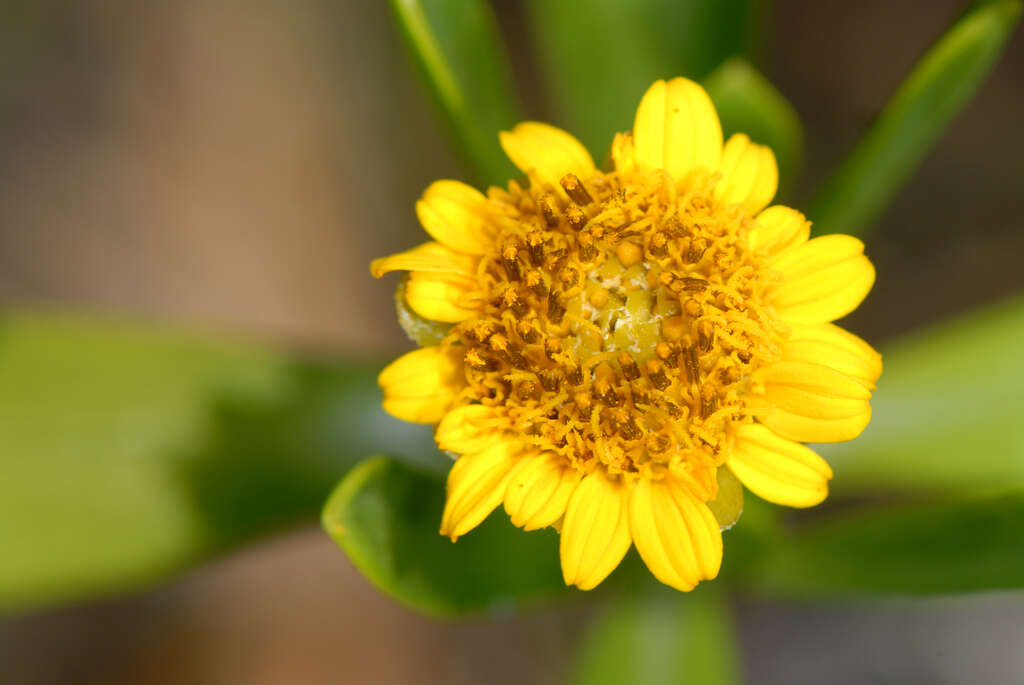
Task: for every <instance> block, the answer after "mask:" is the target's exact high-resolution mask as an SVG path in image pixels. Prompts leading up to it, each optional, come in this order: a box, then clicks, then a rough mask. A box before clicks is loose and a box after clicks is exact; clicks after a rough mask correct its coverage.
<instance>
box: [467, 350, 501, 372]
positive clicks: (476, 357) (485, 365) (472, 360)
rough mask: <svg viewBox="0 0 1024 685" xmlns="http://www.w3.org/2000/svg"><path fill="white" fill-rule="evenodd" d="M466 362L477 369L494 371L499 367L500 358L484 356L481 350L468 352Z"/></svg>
mask: <svg viewBox="0 0 1024 685" xmlns="http://www.w3.org/2000/svg"><path fill="white" fill-rule="evenodd" d="M466 364H467V365H468V366H469V367H471V368H473V369H476V370H477V371H494V370H495V369H496V368H498V360H496V359H490V358H488V357H485V356H483V355H482V354H480V351H479V350H470V351H469V352H467V353H466Z"/></svg>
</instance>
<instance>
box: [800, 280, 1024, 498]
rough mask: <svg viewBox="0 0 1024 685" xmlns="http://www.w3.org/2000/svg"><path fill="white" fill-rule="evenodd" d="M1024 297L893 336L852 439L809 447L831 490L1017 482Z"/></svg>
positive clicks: (1023, 462)
mask: <svg viewBox="0 0 1024 685" xmlns="http://www.w3.org/2000/svg"><path fill="white" fill-rule="evenodd" d="M1021 340H1024V297H1017V298H1014V299H1011V300H1009V301H1007V302H1003V303H1001V304H999V305H996V306H992V307H989V308H987V309H984V310H982V311H979V312H975V313H973V314H970V315H968V316H964V317H960V318H958V319H955V320H952V321H949V322H946V323H943V324H940V325H939V326H936V327H935V328H933V329H931V330H926V331H922V332H920V333H915V334H913V335H911V336H909V337H907V338H905V339H903V340H900V341H897V342H896V343H895V344H893V345H892V346H890V347H888V348H886V349H885V350H884V351H883V352H884V353H883V361H884V363H885V371H884V372H883V373H882V377H881V378H880V379H879V381H878V390H877V392H876V393H875V396H874V398H873V399H872V402H871V404H872V406H873V408H874V413H873V417H872V419H871V424H870V425H869V426H868V428H867V430H866V431H865V432H864V434H863V435H861V436H860V437H859V438H857V439H856V440H854V441H852V442H848V443H842V444H836V445H822V446H820V449H819V450H818V451H819V452H820V453H821V455H822V456H824V457H825V458H826V459H827V460H828V461H829V463H830V464H832V467H833V469H834V470H835V479H834V480H833V485H832V489H833V494H834V495H836V496H839V497H842V496H844V495H853V496H863V495H864V494H865V493H867V494H874V493H877V492H878V491H879V490H890V491H894V490H895V491H914V492H921V491H926V492H928V491H930V492H963V491H965V490H975V489H979V488H1001V487H1009V486H1016V485H1024V440H1022V439H1021V437H1020V436H1021V433H1020V409H1021V407H1024V365H1022V364H1021V359H1020V341H1021Z"/></svg>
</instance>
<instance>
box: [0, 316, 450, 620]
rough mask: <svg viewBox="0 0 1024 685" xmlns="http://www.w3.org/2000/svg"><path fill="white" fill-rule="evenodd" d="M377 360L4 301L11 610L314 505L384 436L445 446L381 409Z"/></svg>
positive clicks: (159, 574)
mask: <svg viewBox="0 0 1024 685" xmlns="http://www.w3.org/2000/svg"><path fill="white" fill-rule="evenodd" d="M377 368H378V366H377V364H360V363H358V362H346V363H336V364H311V363H300V362H297V361H294V360H292V359H291V358H289V357H288V356H286V355H283V354H280V353H278V352H275V351H272V350H267V349H262V348H259V347H257V346H253V345H241V344H236V343H229V342H223V341H211V340H207V339H203V338H200V337H197V336H186V335H182V334H180V333H176V332H172V331H166V330H151V329H147V328H145V327H140V326H129V325H124V324H113V323H101V322H96V321H93V322H87V321H85V320H78V319H71V318H62V317H54V316H26V315H20V316H15V315H8V316H5V317H3V318H2V319H0V549H2V550H3V556H4V561H3V563H2V564H0V610H12V609H24V608H30V607H39V606H45V605H50V604H54V603H57V602H65V601H71V600H80V599H83V598H88V597H93V596H97V595H103V594H108V593H111V592H115V591H124V590H126V589H129V588H135V587H140V586H142V585H145V584H148V583H151V582H154V581H156V580H159V579H161V578H163V577H166V576H167V575H168V574H170V573H172V572H175V571H177V570H179V569H183V568H185V567H187V566H188V565H190V564H193V563H195V562H197V561H199V560H201V559H203V558H206V557H208V556H209V555H211V554H213V553H215V552H218V551H220V550H223V549H225V548H226V547H228V546H231V545H234V544H237V543H239V542H242V541H244V540H247V539H249V538H251V537H253V536H255V535H259V534H263V533H266V532H269V531H272V530H276V529H279V528H281V527H283V526H286V525H289V524H293V523H296V522H299V521H305V520H311V519H314V518H315V515H316V512H317V511H318V510H319V508H320V506H321V504H322V502H323V500H324V498H325V497H326V496H327V494H328V493H329V492H330V489H331V486H332V485H333V484H334V483H335V482H336V481H337V478H338V475H339V474H340V473H342V472H343V471H344V470H345V469H346V468H347V467H348V466H349V465H350V464H352V463H354V462H355V461H356V460H357V459H359V458H361V457H362V456H363V455H365V454H367V453H369V452H370V451H371V449H381V448H387V449H390V450H391V451H392V452H393V453H395V454H396V455H399V456H403V457H405V458H407V459H420V460H423V459H429V458H430V457H431V456H433V457H437V458H440V455H439V454H438V453H437V451H436V449H434V448H433V447H432V445H431V439H430V434H429V430H417V428H418V427H413V426H408V425H405V424H402V423H400V422H398V421H395V420H393V419H390V418H389V417H387V416H386V415H385V414H384V413H383V411H381V410H380V409H379V408H378V407H379V404H378V398H379V391H378V389H377V387H376V383H375V375H376V369H377ZM370 445H373V446H374V447H373V448H371V447H370Z"/></svg>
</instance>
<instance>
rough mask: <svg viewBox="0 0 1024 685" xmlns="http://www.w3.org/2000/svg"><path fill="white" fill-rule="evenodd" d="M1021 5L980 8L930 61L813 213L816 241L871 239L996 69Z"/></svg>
mask: <svg viewBox="0 0 1024 685" xmlns="http://www.w3.org/2000/svg"><path fill="white" fill-rule="evenodd" d="M1020 13H1021V2H1020V1H1019V0H1006V1H1003V2H986V3H979V4H978V5H977V6H976V7H975V8H974V9H972V10H971V11H969V12H967V13H966V14H965V15H964V16H963V17H962V18H960V19H959V20H958V21H957V22H956V23H955V24H954V25H953V27H952V28H950V29H949V31H947V32H946V34H945V35H944V36H943V37H942V38H941V39H940V40H939V41H938V42H937V43H936V44H935V45H933V46H932V48H931V49H930V50H929V51H928V52H927V54H925V56H924V57H923V58H922V59H921V60H920V62H918V64H917V66H915V67H914V70H913V71H912V72H911V73H910V75H909V76H908V77H907V79H906V80H905V81H904V82H903V83H902V84H901V85H900V87H899V90H897V91H896V93H895V94H894V95H893V97H892V99H891V100H890V101H889V103H888V104H887V105H886V107H885V109H884V110H883V111H882V113H881V115H880V116H879V117H878V120H877V121H876V122H875V123H874V125H873V126H872V127H871V129H870V130H869V131H868V133H867V134H866V135H865V136H864V138H863V139H862V140H861V142H860V143H859V144H858V145H857V147H856V149H855V150H854V151H853V153H852V154H851V155H850V156H849V157H848V158H847V160H846V161H845V162H844V163H843V164H842V166H841V167H840V168H839V170H838V171H837V172H836V174H835V175H834V176H833V177H832V178H831V180H830V181H829V182H828V183H827V184H826V185H825V187H824V188H823V189H822V191H821V193H820V195H819V196H818V198H817V200H816V202H815V203H814V206H813V209H812V211H811V212H809V213H808V216H810V217H811V218H812V219H813V220H814V222H815V224H814V229H815V232H816V233H819V234H825V233H849V234H852V235H859V234H863V233H866V232H867V231H868V229H869V228H871V224H872V222H873V221H874V219H875V218H876V217H877V216H878V214H879V212H881V211H882V209H883V208H884V207H885V205H886V203H887V202H888V201H889V200H890V198H892V196H893V195H894V194H895V193H896V191H897V190H899V188H900V186H901V185H902V184H903V183H904V182H905V181H906V180H907V178H909V176H910V175H911V174H912V173H913V172H914V170H915V169H916V168H917V166H918V164H920V162H921V160H922V159H923V158H924V156H925V154H927V152H928V150H929V149H930V148H931V146H932V145H933V144H934V143H935V141H936V140H937V139H938V137H939V135H940V134H941V133H942V132H943V131H944V130H945V128H946V126H947V125H948V124H949V123H950V121H951V120H952V119H953V117H954V116H955V115H956V114H957V112H959V111H960V109H961V108H963V106H964V105H966V104H967V102H968V101H969V100H970V98H971V96H972V95H973V94H974V92H975V90H977V89H978V87H979V86H980V85H981V83H982V82H983V80H984V79H985V77H986V76H987V75H988V73H989V71H990V70H991V69H992V67H993V65H994V64H995V62H996V60H997V59H998V57H999V55H1000V54H1001V53H1002V50H1003V47H1004V46H1005V45H1006V42H1007V40H1008V39H1009V37H1010V34H1011V33H1012V31H1013V29H1014V27H1015V26H1016V24H1017V20H1018V19H1019V18H1020Z"/></svg>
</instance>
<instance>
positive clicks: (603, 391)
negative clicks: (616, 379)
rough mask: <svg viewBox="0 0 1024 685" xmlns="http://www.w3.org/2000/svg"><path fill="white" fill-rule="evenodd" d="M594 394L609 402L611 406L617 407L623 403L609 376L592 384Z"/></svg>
mask: <svg viewBox="0 0 1024 685" xmlns="http://www.w3.org/2000/svg"><path fill="white" fill-rule="evenodd" d="M592 389H593V393H594V396H595V397H596V398H597V399H599V400H601V401H602V402H604V403H605V404H607V405H608V406H609V407H617V406H619V404H620V403H621V402H620V400H619V395H618V393H617V392H615V388H613V387H612V384H611V383H609V382H608V379H607V378H599V379H597V380H596V381H594V385H593V386H592Z"/></svg>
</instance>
